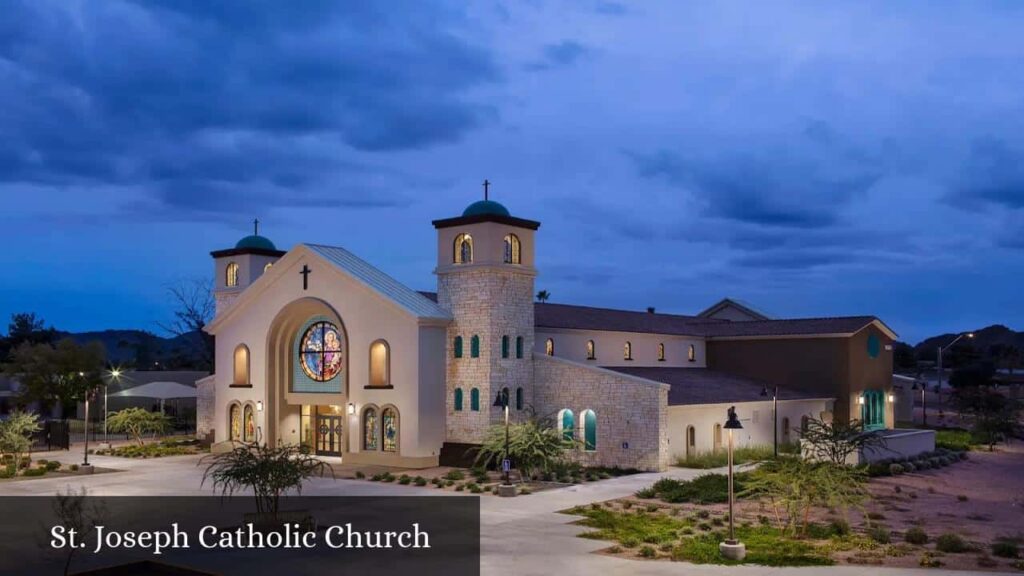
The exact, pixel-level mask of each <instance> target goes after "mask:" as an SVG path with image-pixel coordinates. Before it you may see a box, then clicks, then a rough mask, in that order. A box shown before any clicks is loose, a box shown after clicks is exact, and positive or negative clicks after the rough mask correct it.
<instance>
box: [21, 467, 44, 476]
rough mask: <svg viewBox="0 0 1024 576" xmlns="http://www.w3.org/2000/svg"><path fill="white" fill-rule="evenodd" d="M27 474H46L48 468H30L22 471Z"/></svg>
mask: <svg viewBox="0 0 1024 576" xmlns="http://www.w3.org/2000/svg"><path fill="white" fill-rule="evenodd" d="M22 474H23V475H25V476H44V475H46V468H29V469H27V470H25V471H24V472H22Z"/></svg>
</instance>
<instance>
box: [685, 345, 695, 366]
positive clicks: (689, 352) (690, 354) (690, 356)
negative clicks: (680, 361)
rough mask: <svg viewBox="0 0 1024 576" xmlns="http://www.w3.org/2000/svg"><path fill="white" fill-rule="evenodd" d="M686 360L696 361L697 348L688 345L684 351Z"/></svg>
mask: <svg viewBox="0 0 1024 576" xmlns="http://www.w3.org/2000/svg"><path fill="white" fill-rule="evenodd" d="M686 359H687V360H689V361H690V362H696V361H697V348H696V347H695V346H694V345H693V344H690V347H689V348H687V349H686Z"/></svg>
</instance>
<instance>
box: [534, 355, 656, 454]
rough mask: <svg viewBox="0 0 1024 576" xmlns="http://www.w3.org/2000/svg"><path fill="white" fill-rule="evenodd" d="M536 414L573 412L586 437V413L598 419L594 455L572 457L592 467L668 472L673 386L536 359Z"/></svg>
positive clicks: (580, 434) (552, 359) (579, 451)
mask: <svg viewBox="0 0 1024 576" xmlns="http://www.w3.org/2000/svg"><path fill="white" fill-rule="evenodd" d="M534 379H535V381H534V382H535V383H534V386H535V399H536V408H537V411H538V413H539V414H541V415H545V416H551V417H552V418H553V417H555V415H556V414H557V413H558V411H559V410H562V409H564V408H568V409H570V410H572V411H573V413H574V414H575V415H576V424H577V427H578V428H579V429H578V430H577V437H578V438H582V437H583V430H582V425H583V423H582V418H580V417H579V415H580V414H581V413H582V412H583V411H584V410H588V409H589V410H593V411H594V412H595V414H596V416H597V446H596V450H594V451H585V450H582V449H576V450H573V451H572V452H571V456H572V458H573V459H575V460H576V461H578V462H580V463H582V464H585V465H588V466H618V467H621V468H637V469H640V470H664V469H666V467H667V466H668V462H669V451H668V434H667V424H668V389H669V387H668V385H666V384H660V383H657V382H651V381H648V380H643V379H640V378H634V377H631V376H626V375H624V374H619V373H617V372H612V371H610V370H602V369H600V368H595V367H591V366H587V365H584V364H580V363H577V362H572V361H569V360H565V359H561V358H557V357H550V356H545V355H544V354H535V355H534Z"/></svg>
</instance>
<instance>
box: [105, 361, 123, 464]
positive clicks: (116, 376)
mask: <svg viewBox="0 0 1024 576" xmlns="http://www.w3.org/2000/svg"><path fill="white" fill-rule="evenodd" d="M110 379H111V380H116V381H117V382H118V384H120V383H121V369H120V368H113V369H111V370H110ZM109 391H110V382H107V385H106V386H104V387H103V442H104V443H105V444H107V445H108V446H109V444H110V437H108V436H107V414H109V413H110V412H108V411H107V394H108V392H109Z"/></svg>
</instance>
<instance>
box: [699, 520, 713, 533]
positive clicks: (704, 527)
mask: <svg viewBox="0 0 1024 576" xmlns="http://www.w3.org/2000/svg"><path fill="white" fill-rule="evenodd" d="M697 528H700V529H701V530H703V531H705V532H710V531H711V524H709V523H707V522H701V523H700V524H697Z"/></svg>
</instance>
